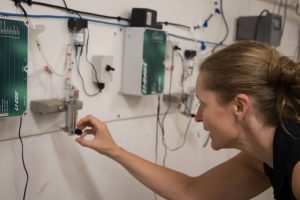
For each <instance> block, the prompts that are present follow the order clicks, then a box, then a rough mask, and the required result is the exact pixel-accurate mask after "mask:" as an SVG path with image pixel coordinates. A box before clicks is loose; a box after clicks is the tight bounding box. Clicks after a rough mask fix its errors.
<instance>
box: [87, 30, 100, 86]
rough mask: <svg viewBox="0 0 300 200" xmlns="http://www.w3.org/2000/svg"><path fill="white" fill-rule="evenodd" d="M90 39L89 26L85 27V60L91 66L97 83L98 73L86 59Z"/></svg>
mask: <svg viewBox="0 0 300 200" xmlns="http://www.w3.org/2000/svg"><path fill="white" fill-rule="evenodd" d="M89 41H90V31H89V28H87V40H86V46H85V60H86V62H87V63H89V64H90V66H91V67H92V68H93V70H94V72H95V79H96V82H97V84H99V83H100V81H99V79H98V73H97V70H96V68H95V66H94V65H93V63H92V62H91V61H90V60H89V59H88V51H89V43H90V42H89Z"/></svg>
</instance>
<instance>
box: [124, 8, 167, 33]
mask: <svg viewBox="0 0 300 200" xmlns="http://www.w3.org/2000/svg"><path fill="white" fill-rule="evenodd" d="M130 26H131V27H150V28H157V29H162V25H161V24H158V23H157V12H156V11H155V10H151V9H148V8H132V10H131V19H130Z"/></svg>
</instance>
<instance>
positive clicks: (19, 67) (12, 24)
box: [0, 18, 28, 118]
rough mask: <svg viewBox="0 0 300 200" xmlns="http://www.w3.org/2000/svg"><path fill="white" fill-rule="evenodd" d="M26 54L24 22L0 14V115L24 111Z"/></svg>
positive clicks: (13, 115) (12, 114)
mask: <svg viewBox="0 0 300 200" xmlns="http://www.w3.org/2000/svg"><path fill="white" fill-rule="evenodd" d="M27 57H28V27H27V26H26V24H25V23H24V22H23V21H17V20H10V19H4V18H0V118H3V117H15V116H21V115H23V114H25V113H26V105H27Z"/></svg>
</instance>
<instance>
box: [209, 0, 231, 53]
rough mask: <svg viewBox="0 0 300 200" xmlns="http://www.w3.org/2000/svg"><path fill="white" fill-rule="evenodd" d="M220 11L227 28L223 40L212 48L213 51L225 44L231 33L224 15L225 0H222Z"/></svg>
mask: <svg viewBox="0 0 300 200" xmlns="http://www.w3.org/2000/svg"><path fill="white" fill-rule="evenodd" d="M220 12H221V16H222V19H223V21H224V25H225V28H226V33H225V36H224V38H223V40H221V42H220V43H219V44H217V45H216V46H215V47H214V48H213V49H212V50H211V52H212V53H214V52H215V50H216V49H217V48H218V47H219V46H221V45H222V44H223V42H224V41H225V40H226V39H227V37H228V34H229V29H228V24H227V21H226V18H225V16H224V10H223V0H220Z"/></svg>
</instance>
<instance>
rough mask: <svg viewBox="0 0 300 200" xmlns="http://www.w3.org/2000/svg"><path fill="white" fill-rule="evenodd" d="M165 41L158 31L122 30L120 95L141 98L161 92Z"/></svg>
mask: <svg viewBox="0 0 300 200" xmlns="http://www.w3.org/2000/svg"><path fill="white" fill-rule="evenodd" d="M166 38H167V34H166V32H164V31H161V30H156V29H147V28H135V27H129V28H126V29H125V39H124V58H123V70H122V88H121V93H124V94H128V95H138V96H143V95H151V94H161V93H162V92H163V88H164V74H165V70H164V60H165V53H166Z"/></svg>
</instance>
